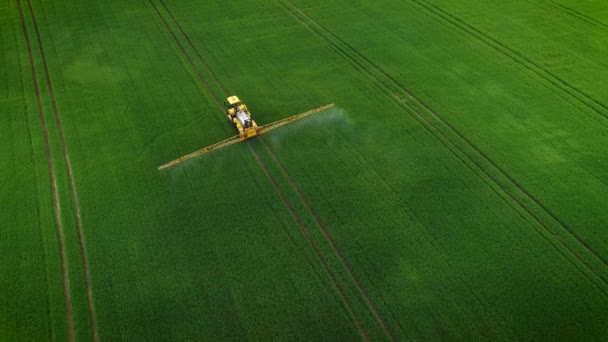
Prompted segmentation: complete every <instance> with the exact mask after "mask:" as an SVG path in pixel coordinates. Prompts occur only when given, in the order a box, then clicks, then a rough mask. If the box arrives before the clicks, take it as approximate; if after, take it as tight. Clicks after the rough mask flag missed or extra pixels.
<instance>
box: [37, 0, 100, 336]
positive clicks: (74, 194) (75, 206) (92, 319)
mask: <svg viewBox="0 0 608 342" xmlns="http://www.w3.org/2000/svg"><path fill="white" fill-rule="evenodd" d="M27 2H28V6H29V10H30V15H31V18H32V23H33V25H34V31H35V32H36V39H37V41H38V47H39V49H40V57H41V60H42V66H43V69H44V75H45V79H46V85H47V90H48V92H49V97H50V99H51V105H52V108H53V114H54V117H55V124H56V126H57V132H58V134H59V142H60V143H61V148H62V152H63V159H64V162H65V167H66V169H67V176H68V182H69V185H70V195H71V198H72V210H73V211H74V215H75V220H76V230H77V235H78V247H79V252H80V261H81V264H82V268H83V271H84V284H85V289H86V292H87V306H88V313H89V323H90V328H91V334H92V339H93V341H95V342H97V341H99V334H98V330H97V319H96V315H95V305H94V300H93V288H92V284H91V271H90V268H89V262H88V259H87V254H86V246H85V240H84V229H83V225H82V216H81V214H80V205H79V202H78V191H77V189H76V183H75V181H74V171H73V169H72V163H71V161H70V155H69V153H68V149H67V143H66V141H65V136H64V134H63V127H62V124H61V117H60V114H59V109H58V107H57V100H56V98H55V91H54V89H53V82H52V81H51V74H50V72H49V68H48V63H47V59H46V54H45V52H44V45H43V44H42V38H41V35H40V29H39V27H38V22H37V20H36V15H35V13H34V7H33V6H32V1H31V0H27Z"/></svg>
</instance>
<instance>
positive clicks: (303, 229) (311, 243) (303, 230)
mask: <svg viewBox="0 0 608 342" xmlns="http://www.w3.org/2000/svg"><path fill="white" fill-rule="evenodd" d="M149 1H150V3H151V4H152V6H153V7H154V10H155V11H156V13H157V14H158V16H159V17H160V18H161V20H162V21H163V23H164V25H165V27H166V28H167V30H169V31H170V34H171V36H173V38H174V39H175V41H176V43H177V44H178V46H179V47H180V50H181V51H182V53H183V54H184V55H185V57H186V59H187V60H188V61H189V62H190V65H191V66H192V68H193V69H195V72H196V73H197V74H198V75H199V76H200V73H199V72H198V70H196V66H195V65H194V63H193V62H192V60H191V58H190V57H189V56H188V55H187V52H186V50H185V48H184V47H183V45H182V44H181V42H179V39H178V38H177V37H176V35H175V33H173V31H172V30H171V28H170V26H169V25H168V23H167V21H166V20H165V18H164V17H163V16H162V14H161V13H160V11H159V10H158V8H157V7H156V6H155V5H154V4H153V3H152V1H151V0H149ZM159 1H160V3H161V4H162V6H163V7H164V9H165V11H166V12H167V14H168V15H169V16H170V18H171V20H172V21H173V22H174V23H175V25H176V26H177V27H178V29H179V30H180V32H181V33H182V35H183V36H184V38H185V39H186V41H187V42H188V44H189V45H190V47H191V48H192V50H193V51H194V53H195V55H196V56H197V58H198V60H199V61H200V62H201V64H202V65H203V66H204V68H205V69H206V71H207V73H208V74H209V75H210V76H211V77H212V78H213V80H214V82H215V83H216V85H217V86H218V87H219V88H220V89H221V90H222V92H223V95H224V96H228V95H229V94H228V91H227V90H226V87H225V86H224V84H223V83H222V82H221V81H220V80H219V78H218V77H217V76H216V75H215V73H214V72H213V71H212V70H211V68H210V67H209V64H208V63H207V62H206V61H205V60H204V58H203V57H202V54H201V53H200V52H199V51H198V49H197V47H196V46H195V45H194V43H193V42H192V39H190V37H189V36H188V34H187V33H186V32H185V30H184V29H183V27H182V26H181V24H180V23H179V22H178V21H177V19H176V17H175V16H174V15H173V13H172V12H171V10H170V9H169V8H168V6H167V5H166V4H165V2H164V1H163V0H159ZM199 79H200V81H201V82H202V83H203V84H204V86H205V88H206V89H207V90H208V91H209V94H210V95H211V96H212V97H213V98H214V99H215V102H216V103H217V104H218V107H219V108H220V109H221V110H222V111H223V110H224V108H223V106H221V104H219V103H220V101H219V99H218V98H217V95H216V94H215V93H214V92H213V91H211V87H210V86H209V84H208V82H207V81H205V80H204V78H202V77H199ZM259 139H260V140H262V138H261V137H259ZM262 142H263V144H264V145H265V146H266V148H267V149H268V151H269V152H270V154H271V157H272V159H273V161H275V163H276V162H277V161H278V159H277V158H276V156H275V155H274V154H273V153H272V151H271V150H270V148H269V147H268V145H266V143H265V142H264V141H263V140H262ZM247 146H248V147H249V150H250V151H251V153H252V155H253V156H254V158H255V160H256V162H257V163H258V165H259V166H260V168H261V169H262V171H263V172H264V174H265V175H266V177H267V178H268V180H269V182H270V183H271V185H272V187H273V188H274V190H275V192H276V193H277V195H278V196H279V198H280V199H281V201H282V202H283V204H284V205H285V207H286V208H287V210H288V211H289V213H290V215H291V216H292V218H293V220H294V221H295V223H296V224H297V226H298V228H299V229H300V232H301V233H302V235H303V236H304V237H305V238H306V241H307V242H308V244H309V246H310V247H311V249H312V250H313V252H314V253H315V255H316V256H317V258H318V260H319V262H320V263H321V265H322V266H323V268H324V270H325V272H326V273H327V275H328V277H329V278H330V280H331V282H332V285H333V286H334V288H335V289H336V291H337V292H338V294H339V296H340V298H341V299H342V301H343V302H344V304H345V306H346V309H347V311H348V313H349V315H350V316H351V318H352V319H353V321H354V323H355V325H356V326H357V330H358V331H359V333H360V334H361V336H362V337H363V338H364V339H366V340H369V335H368V333H367V332H366V331H365V330H364V328H363V327H362V326H361V323H360V322H359V320H358V319H357V318H356V316H355V315H354V312H353V311H352V307H351V304H350V303H349V301H348V300H347V299H346V297H345V295H344V292H343V290H342V288H341V287H340V286H339V284H338V283H337V280H336V279H335V277H334V276H333V274H332V273H331V271H330V268H329V265H328V264H327V261H326V260H325V259H324V258H323V256H322V254H321V252H320V250H319V249H318V247H317V246H316V244H315V242H314V240H313V239H312V237H311V236H310V233H309V231H308V229H307V228H306V226H305V225H304V224H303V223H302V220H301V218H300V217H299V216H298V214H297V213H296V212H295V210H294V209H293V207H292V206H291V205H290V204H289V201H288V199H287V197H286V196H285V194H284V193H283V191H282V190H281V188H280V187H279V185H278V184H277V182H276V180H275V179H274V177H273V176H272V175H271V174H270V172H269V171H268V168H267V167H266V165H265V164H264V162H263V161H262V160H261V159H260V157H259V155H258V154H257V152H255V150H254V149H253V148H252V147H251V145H250V144H249V143H248V142H247ZM277 165H278V164H277ZM278 166H279V167H280V168H281V172H282V173H283V174H284V175H286V178H287V179H288V182H289V183H290V185H291V187H292V188H293V190H294V191H296V192H297V194H298V197H299V198H300V199H301V200H303V199H302V193H301V191H300V190H299V187H297V185H295V182H294V181H293V179H292V178H291V177H290V176H289V175H288V174H287V171H286V170H285V169H284V168H283V167H282V165H278ZM294 186H295V187H294ZM305 207H306V209H307V211H308V213H309V214H310V215H311V216H312V217H313V219H314V221H315V222H316V223H317V225H319V227H320V228H321V230H322V231H323V234H324V236H325V237H326V239H327V241H328V242H330V246H331V248H332V249H333V250H334V253H335V254H336V256H337V257H338V259H339V260H340V262H341V263H342V265H343V267H344V268H345V269H346V271H347V273H348V274H349V276H350V277H351V279H352V280H353V282H354V283H355V287H356V288H357V290H358V291H359V293H360V294H361V295H362V297H363V299H364V301H365V302H366V304H367V305H368V308H369V309H370V311H371V312H372V315H373V316H374V317H375V318H376V319H377V320H378V322H379V323H380V325H381V327H382V329H383V331H384V332H385V334H386V335H387V336H388V337H389V338H390V339H391V340H394V338H393V336H392V335H391V334H390V332H389V330H388V328H387V327H386V324H385V323H384V320H383V319H382V318H381V316H380V315H379V313H378V311H377V309H376V308H375V306H374V305H373V303H372V302H371V299H370V298H369V296H368V295H367V294H366V293H365V291H364V290H363V289H362V287H361V284H360V282H359V281H358V279H357V278H356V277H355V276H354V274H353V272H352V269H351V268H350V266H349V265H348V263H347V262H346V260H345V259H344V257H343V256H342V254H341V253H340V252H339V250H337V246H336V244H335V243H334V242H333V239H332V238H331V236H330V235H329V234H328V232H327V230H326V229H325V227H324V226H322V225H321V223H320V221H319V219H318V217H317V215H316V214H315V213H314V212H313V211H311V207H310V206H309V205H307V204H305Z"/></svg>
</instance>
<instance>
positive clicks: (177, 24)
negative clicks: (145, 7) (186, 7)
mask: <svg viewBox="0 0 608 342" xmlns="http://www.w3.org/2000/svg"><path fill="white" fill-rule="evenodd" d="M159 1H160V3H161V4H162V5H163V7H164V8H165V11H167V14H169V17H171V20H173V22H174V23H175V25H176V26H177V28H178V29H179V31H180V32H181V33H182V35H183V36H184V38H185V39H186V41H187V42H188V44H189V45H190V47H192V50H193V51H194V54H195V55H196V56H197V57H198V60H199V61H200V62H201V64H203V66H204V67H205V69H206V70H207V72H208V73H209V74H210V75H211V77H213V80H214V81H215V83H216V84H217V85H218V86H219V87H220V89H222V91H223V92H224V95H226V96H228V91H227V90H226V87H224V84H223V83H222V82H220V80H219V79H218V78H217V76H216V75H215V73H214V72H213V71H211V67H209V64H207V62H206V61H205V59H204V58H203V56H202V55H201V53H200V52H199V51H198V49H197V48H196V46H194V44H193V43H192V40H191V39H190V36H188V34H187V33H186V31H184V29H183V28H182V25H180V23H179V21H177V19H175V16H174V15H173V13H172V12H171V10H170V9H169V7H167V5H166V4H165V1H164V0H159ZM222 109H223V108H222Z"/></svg>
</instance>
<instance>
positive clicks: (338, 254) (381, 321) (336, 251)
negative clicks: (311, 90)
mask: <svg viewBox="0 0 608 342" xmlns="http://www.w3.org/2000/svg"><path fill="white" fill-rule="evenodd" d="M260 140H261V141H262V145H264V148H265V149H266V151H267V152H268V154H270V157H271V158H272V160H273V161H274V163H275V164H276V165H277V166H278V167H279V170H281V173H282V174H283V177H285V179H287V181H288V182H289V185H290V186H291V188H292V189H293V190H294V191H295V192H296V194H297V196H298V198H299V199H300V201H301V202H302V204H303V205H304V207H305V208H306V210H307V211H308V213H309V214H310V216H311V217H312V218H313V220H314V221H315V223H316V224H317V226H318V227H319V229H320V230H321V233H322V234H323V236H324V237H325V240H326V241H327V242H328V243H329V245H330V246H331V249H332V250H333V252H334V254H335V255H336V257H337V258H338V260H340V263H341V264H342V267H343V268H344V269H345V270H346V272H347V273H348V275H349V277H350V279H351V280H352V282H353V283H354V284H355V287H356V288H357V291H358V292H359V295H361V297H362V298H363V300H364V301H365V303H366V305H367V308H368V309H369V311H370V312H371V313H372V315H373V316H374V318H375V319H376V321H377V322H378V324H380V326H381V327H382V330H383V331H384V333H385V334H386V336H387V337H388V338H389V339H391V340H393V341H394V340H395V338H394V337H393V335H392V334H391V332H390V330H389V329H388V327H387V325H386V323H385V321H384V319H383V318H382V316H381V315H380V313H379V311H378V309H377V308H376V305H375V304H374V302H373V301H372V300H371V298H370V297H369V295H368V294H367V292H366V291H365V290H364V289H363V286H362V285H361V282H360V281H359V278H358V277H357V276H356V275H355V274H354V272H353V270H352V267H351V266H350V264H349V263H348V261H347V260H346V258H344V255H342V252H340V249H339V248H338V246H337V245H336V242H335V241H334V239H333V238H332V237H331V235H330V234H329V231H328V230H327V228H326V227H325V225H324V224H323V223H322V222H321V220H320V219H319V216H318V215H317V213H316V212H315V211H314V210H313V209H312V206H311V205H310V202H309V201H308V200H307V199H306V197H305V196H304V194H303V192H302V189H300V187H299V186H298V184H297V183H296V182H295V181H294V180H293V178H291V176H290V175H289V173H288V172H287V170H286V169H285V167H284V166H283V163H281V162H280V161H279V159H278V158H277V156H276V155H275V154H274V153H273V152H272V150H271V149H270V146H268V144H267V143H266V141H264V139H262V138H261V137H260Z"/></svg>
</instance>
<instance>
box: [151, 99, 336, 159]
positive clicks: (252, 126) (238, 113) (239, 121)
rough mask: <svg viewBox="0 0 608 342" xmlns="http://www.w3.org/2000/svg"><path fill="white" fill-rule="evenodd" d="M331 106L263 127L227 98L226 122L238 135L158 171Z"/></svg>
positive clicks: (184, 157)
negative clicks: (228, 122)
mask: <svg viewBox="0 0 608 342" xmlns="http://www.w3.org/2000/svg"><path fill="white" fill-rule="evenodd" d="M333 106H334V104H333V103H330V104H328V105H325V106H322V107H319V108H315V109H311V110H309V111H306V112H304V113H300V114H297V115H293V116H290V117H287V118H284V119H281V120H279V121H275V122H271V123H269V124H266V125H264V126H258V124H257V123H255V121H254V120H253V118H252V117H251V113H250V112H249V109H247V106H246V105H245V104H244V103H243V102H241V100H239V98H238V97H236V96H229V97H228V98H227V99H226V107H227V108H226V116H227V117H228V120H230V122H232V123H233V124H234V126H235V127H236V129H237V130H238V131H239V135H236V136H234V137H232V138H228V139H226V140H223V141H220V142H218V143H215V144H213V145H210V146H207V147H203V148H201V149H200V150H198V151H194V152H192V153H190V154H187V155H185V156H182V157H179V158H177V159H175V160H172V161H170V162H168V163H166V164H163V165H161V166H159V167H158V169H159V170H163V169H166V168H169V167H171V166H174V165H177V164H179V163H181V162H184V161H186V160H190V159H192V158H196V157H198V156H200V155H203V154H205V153H209V152H211V151H214V150H217V149H219V148H223V147H226V146H230V145H233V144H236V143H238V142H240V141H243V140H245V139H249V138H253V137H255V136H256V135H261V134H264V133H267V132H269V131H271V130H273V129H277V128H279V127H283V126H285V125H287V124H289V123H292V122H294V121H298V120H301V119H303V118H305V117H308V116H310V115H313V114H315V113H319V112H322V111H324V110H327V109H329V108H332V107H333Z"/></svg>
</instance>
